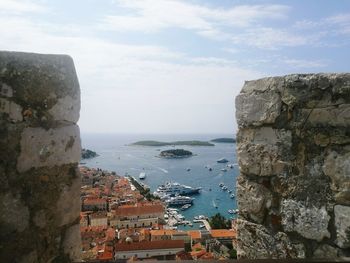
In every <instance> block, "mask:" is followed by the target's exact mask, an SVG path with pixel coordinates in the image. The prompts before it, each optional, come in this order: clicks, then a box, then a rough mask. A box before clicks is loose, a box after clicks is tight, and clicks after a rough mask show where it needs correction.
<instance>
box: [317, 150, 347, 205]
mask: <svg viewBox="0 0 350 263" xmlns="http://www.w3.org/2000/svg"><path fill="white" fill-rule="evenodd" d="M323 172H324V173H325V174H326V175H327V176H329V177H330V178H331V180H332V185H331V187H332V189H333V190H334V191H339V192H345V193H346V192H349V191H350V151H346V152H344V153H338V152H336V151H331V152H329V153H328V155H327V156H326V158H325V161H324V165H323ZM343 197H344V195H343ZM347 201H348V202H350V199H347Z"/></svg>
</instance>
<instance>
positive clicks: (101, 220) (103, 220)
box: [89, 212, 108, 226]
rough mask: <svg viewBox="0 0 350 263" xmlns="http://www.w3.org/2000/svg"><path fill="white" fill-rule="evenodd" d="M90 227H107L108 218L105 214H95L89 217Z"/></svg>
mask: <svg viewBox="0 0 350 263" xmlns="http://www.w3.org/2000/svg"><path fill="white" fill-rule="evenodd" d="M89 220H90V225H91V226H107V225H108V217H107V212H97V213H92V214H90V215H89Z"/></svg>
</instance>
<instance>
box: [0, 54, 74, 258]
mask: <svg viewBox="0 0 350 263" xmlns="http://www.w3.org/2000/svg"><path fill="white" fill-rule="evenodd" d="M79 110H80V90H79V83H78V79H77V76H76V72H75V68H74V64H73V61H72V59H71V58H70V57H68V56H61V55H39V54H28V53H16V52H0V262H70V261H73V260H78V259H79V257H80V233H79V212H80V178H79V173H78V170H77V163H78V162H79V160H80V150H81V149H80V135H79V127H78V126H77V125H76V123H77V121H78V119H79Z"/></svg>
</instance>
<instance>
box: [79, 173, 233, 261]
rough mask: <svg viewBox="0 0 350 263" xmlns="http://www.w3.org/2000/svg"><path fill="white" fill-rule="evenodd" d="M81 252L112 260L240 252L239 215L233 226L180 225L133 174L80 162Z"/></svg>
mask: <svg viewBox="0 0 350 263" xmlns="http://www.w3.org/2000/svg"><path fill="white" fill-rule="evenodd" d="M79 169H80V173H81V178H82V186H81V214H80V231H81V238H82V250H83V251H82V252H83V253H82V257H83V259H84V260H85V261H91V260H97V261H101V262H103V261H110V260H125V261H126V260H128V261H142V260H168V259H169V260H206V259H209V260H213V259H215V260H217V259H230V258H235V257H236V250H235V247H236V245H235V244H236V230H235V221H234V220H233V221H232V222H231V228H230V229H211V227H210V225H209V223H208V221H206V220H205V219H204V220H203V222H205V226H206V227H205V228H203V229H200V230H196V229H195V227H193V230H188V231H184V230H178V229H177V227H174V226H173V225H171V226H170V224H169V221H170V220H169V217H170V216H171V213H172V212H174V213H176V212H175V211H176V208H169V207H167V206H166V204H165V203H164V202H163V201H161V200H160V199H159V198H156V197H154V196H153V195H152V194H150V193H149V188H147V187H146V186H144V185H143V184H140V183H139V182H138V181H137V180H136V179H135V178H133V177H123V176H119V175H117V174H116V173H115V172H108V171H103V170H101V169H98V168H97V169H94V168H87V167H84V166H81V167H80V168H79Z"/></svg>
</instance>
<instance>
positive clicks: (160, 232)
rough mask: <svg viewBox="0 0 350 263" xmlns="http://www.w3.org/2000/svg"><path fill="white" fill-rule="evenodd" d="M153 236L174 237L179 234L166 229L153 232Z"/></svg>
mask: <svg viewBox="0 0 350 263" xmlns="http://www.w3.org/2000/svg"><path fill="white" fill-rule="evenodd" d="M150 233H151V235H152V236H164V235H168V236H170V235H173V234H175V233H177V231H176V230H171V229H164V230H151V231H150Z"/></svg>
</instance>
